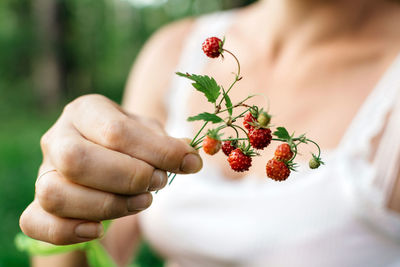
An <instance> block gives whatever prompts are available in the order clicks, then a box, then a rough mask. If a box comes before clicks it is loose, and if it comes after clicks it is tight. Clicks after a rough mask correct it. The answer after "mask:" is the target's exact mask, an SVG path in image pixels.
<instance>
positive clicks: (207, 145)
mask: <svg viewBox="0 0 400 267" xmlns="http://www.w3.org/2000/svg"><path fill="white" fill-rule="evenodd" d="M220 149H221V141H220V140H218V139H214V138H213V137H211V136H209V135H207V136H206V138H205V139H204V141H203V150H204V152H206V153H207V154H209V155H214V154H216V153H217V152H218V151H219V150H220Z"/></svg>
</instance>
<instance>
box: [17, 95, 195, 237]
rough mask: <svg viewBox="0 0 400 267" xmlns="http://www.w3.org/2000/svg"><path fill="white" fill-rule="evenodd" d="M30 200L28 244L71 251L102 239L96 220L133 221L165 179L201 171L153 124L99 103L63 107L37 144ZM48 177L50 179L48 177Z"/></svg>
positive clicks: (95, 99) (92, 98)
mask: <svg viewBox="0 0 400 267" xmlns="http://www.w3.org/2000/svg"><path fill="white" fill-rule="evenodd" d="M41 147H42V151H43V163H42V165H41V167H40V171H39V174H42V173H43V175H41V176H40V177H39V179H38V180H37V182H36V196H35V200H34V201H33V202H32V203H31V204H30V205H29V206H28V207H27V209H26V210H25V211H24V212H23V214H22V215H21V219H20V226H21V229H22V231H23V232H24V233H25V234H27V235H28V236H30V237H32V238H35V239H39V240H43V241H46V242H50V243H53V244H59V245H60V244H72V243H77V242H83V241H88V240H91V239H94V238H97V237H99V236H101V234H102V226H101V224H100V223H99V222H100V221H102V220H107V219H114V218H119V217H123V216H128V215H132V214H135V213H137V212H139V211H141V210H144V209H146V208H147V207H149V206H150V204H151V202H152V195H151V194H150V193H149V191H152V190H158V189H161V188H162V187H164V186H165V184H166V183H167V174H166V171H170V172H175V173H193V172H197V171H199V170H200V169H201V167H202V161H201V159H200V157H199V156H198V154H197V152H196V150H194V149H193V148H192V147H190V146H189V145H188V143H187V142H186V141H185V140H181V139H175V138H172V137H169V136H167V135H166V134H165V132H164V131H163V130H162V128H161V127H160V126H159V125H158V124H157V123H155V122H152V121H148V120H145V119H143V118H139V117H135V116H132V115H129V114H127V113H125V112H124V111H123V110H122V109H121V108H120V107H119V106H118V105H117V104H115V103H114V102H112V101H110V100H108V99H107V98H105V97H103V96H100V95H88V96H83V97H80V98H78V99H76V100H75V101H73V102H72V103H70V104H68V105H67V106H66V107H65V109H64V112H63V113H62V115H61V117H60V118H59V119H58V121H57V122H56V123H55V124H54V126H53V127H52V128H51V129H50V130H49V131H48V132H47V133H46V134H45V135H44V136H43V137H42V140H41ZM51 170H54V171H51Z"/></svg>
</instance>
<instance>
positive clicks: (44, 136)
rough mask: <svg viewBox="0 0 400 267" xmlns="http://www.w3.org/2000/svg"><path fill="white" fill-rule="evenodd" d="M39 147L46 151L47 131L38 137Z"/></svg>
mask: <svg viewBox="0 0 400 267" xmlns="http://www.w3.org/2000/svg"><path fill="white" fill-rule="evenodd" d="M40 147H41V149H42V151H46V150H47V149H48V148H49V147H50V133H49V131H47V132H46V133H45V134H44V135H42V137H41V138H40Z"/></svg>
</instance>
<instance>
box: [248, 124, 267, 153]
mask: <svg viewBox="0 0 400 267" xmlns="http://www.w3.org/2000/svg"><path fill="white" fill-rule="evenodd" d="M271 139H272V135H271V130H270V129H269V128H266V129H264V128H260V129H253V130H250V132H249V141H250V144H251V146H252V147H254V148H255V149H264V148H265V147H267V146H268V145H269V144H270V143H271Z"/></svg>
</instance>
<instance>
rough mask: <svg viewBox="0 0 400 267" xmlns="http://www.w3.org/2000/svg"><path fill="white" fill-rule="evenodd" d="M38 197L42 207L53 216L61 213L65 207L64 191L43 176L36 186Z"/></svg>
mask: <svg viewBox="0 0 400 267" xmlns="http://www.w3.org/2000/svg"><path fill="white" fill-rule="evenodd" d="M36 196H37V198H38V200H39V203H40V206H41V207H42V208H43V209H44V210H45V211H47V212H49V213H51V214H57V213H60V212H61V211H62V210H63V209H64V206H65V200H64V198H63V194H62V190H60V188H59V187H58V186H57V185H56V183H55V182H52V181H50V179H46V176H43V177H42V178H41V179H40V181H39V183H38V184H37V185H36Z"/></svg>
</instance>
